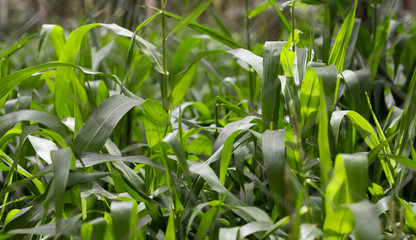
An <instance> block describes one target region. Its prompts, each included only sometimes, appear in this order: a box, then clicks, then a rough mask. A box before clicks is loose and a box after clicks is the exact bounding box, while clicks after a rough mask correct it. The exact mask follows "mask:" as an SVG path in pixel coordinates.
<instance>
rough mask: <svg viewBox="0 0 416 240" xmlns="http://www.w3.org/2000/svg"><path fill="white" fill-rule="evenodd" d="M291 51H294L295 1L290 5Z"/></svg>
mask: <svg viewBox="0 0 416 240" xmlns="http://www.w3.org/2000/svg"><path fill="white" fill-rule="evenodd" d="M292 51H295V1H293V3H292Z"/></svg>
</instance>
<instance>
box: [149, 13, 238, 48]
mask: <svg viewBox="0 0 416 240" xmlns="http://www.w3.org/2000/svg"><path fill="white" fill-rule="evenodd" d="M157 10H159V9H157ZM165 15H166V16H168V17H173V18H176V19H178V20H182V19H183V18H181V17H179V16H177V15H175V14H173V13H170V12H166V11H165ZM188 26H189V27H190V28H192V29H194V30H196V31H198V32H200V33H202V34H206V35H208V36H210V37H211V38H212V39H215V40H217V41H218V42H220V43H222V44H224V45H226V46H228V47H230V48H241V47H242V46H241V45H240V44H239V43H237V42H235V41H234V40H232V39H231V38H229V37H228V36H225V35H224V34H222V33H220V32H217V31H216V30H214V29H212V28H209V27H207V26H204V25H202V24H199V23H196V22H190V23H189V24H188Z"/></svg>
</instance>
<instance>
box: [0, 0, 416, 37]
mask: <svg viewBox="0 0 416 240" xmlns="http://www.w3.org/2000/svg"><path fill="white" fill-rule="evenodd" d="M337 1H338V0H337ZM341 1H342V2H347V3H348V1H345V0H341ZM196 2H197V0H168V2H167V7H166V9H167V11H169V12H172V13H175V14H178V15H180V16H184V15H185V14H186V12H187V11H189V10H190V9H191V8H192V6H193V5H194V4H195V3H196ZM263 2H265V0H248V7H249V9H252V8H254V7H256V6H258V5H259V4H261V3H263ZM282 2H285V1H284V0H281V1H276V5H277V6H279V4H281V3H282ZM298 2H303V1H300V0H299V1H298ZM305 2H306V1H305ZM309 2H311V1H309ZM312 2H319V1H312ZM322 2H323V0H322ZM350 2H352V1H350ZM359 2H360V4H361V5H362V7H361V8H360V7H359V8H358V11H357V14H359V15H362V16H361V17H362V18H365V15H366V12H365V11H366V8H365V6H368V4H369V3H371V2H376V1H374V0H359ZM143 6H150V7H143ZM152 6H153V7H160V0H72V1H68V0H0V41H3V42H5V41H10V42H12V41H13V39H17V38H19V37H21V36H22V35H23V34H26V33H34V32H38V31H39V29H40V26H41V25H42V24H44V23H54V24H59V25H61V26H63V27H64V28H65V29H74V28H76V27H78V26H79V25H80V24H81V19H82V18H84V19H85V22H86V23H89V22H91V21H94V22H102V23H103V22H105V23H113V22H114V23H117V24H119V25H121V26H123V27H125V28H128V29H131V30H134V28H135V27H136V26H137V25H139V23H140V22H142V21H144V20H145V19H146V18H147V17H149V16H150V15H152V14H154V12H155V10H154V9H152V8H151V7H152ZM322 6H323V5H322V4H321V5H318V6H316V8H315V6H313V5H305V7H304V8H302V7H301V8H299V9H298V11H301V12H300V13H298V14H296V17H298V18H310V19H312V21H309V22H310V23H312V22H313V19H318V17H319V14H322V11H320V10H322V9H321V8H322ZM245 11H246V10H245V0H213V1H212V5H211V7H210V10H209V11H208V12H207V13H204V15H203V16H202V17H200V18H199V19H198V21H199V22H203V23H204V24H206V25H210V26H215V20H214V19H213V17H212V16H213V15H215V16H216V17H218V18H219V19H220V20H221V21H222V22H224V23H226V24H225V25H226V27H227V28H228V29H229V31H230V32H231V33H233V32H237V33H238V32H240V33H241V32H242V31H243V30H244V29H245V18H244V17H245ZM284 14H285V15H286V16H290V12H289V11H285V12H284ZM398 14H399V15H401V16H402V17H403V18H405V16H409V15H410V16H415V15H416V0H402V3H401V6H400V9H399V11H398ZM210 15H211V16H210ZM92 19H93V20H92ZM307 22H308V21H307ZM313 23H314V24H315V22H313ZM281 25H282V24H281V22H280V20H279V19H278V18H277V17H276V14H275V13H274V11H273V9H272V8H271V7H269V9H268V11H267V12H266V14H260V16H257V17H254V18H253V19H251V20H250V30H251V31H252V32H253V33H254V34H256V35H255V36H257V37H258V39H257V40H259V41H265V40H276V38H279V37H280V36H279V29H280V28H281V27H282V26H281ZM306 27H307V26H306Z"/></svg>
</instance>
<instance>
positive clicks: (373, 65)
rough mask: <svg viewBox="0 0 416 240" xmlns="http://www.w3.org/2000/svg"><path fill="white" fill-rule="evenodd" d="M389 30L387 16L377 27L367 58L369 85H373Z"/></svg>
mask: <svg viewBox="0 0 416 240" xmlns="http://www.w3.org/2000/svg"><path fill="white" fill-rule="evenodd" d="M389 29H390V15H389V16H387V17H386V18H385V19H384V20H383V22H382V23H381V24H380V25H379V26H378V27H377V32H376V37H375V42H374V48H373V51H372V52H371V55H370V57H369V58H368V66H369V68H370V69H371V83H372V84H373V83H374V79H375V77H376V74H377V69H378V66H379V63H380V60H381V58H382V57H383V50H384V48H385V46H386V43H387V37H388V34H389Z"/></svg>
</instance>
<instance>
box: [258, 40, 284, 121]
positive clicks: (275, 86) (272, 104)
mask: <svg viewBox="0 0 416 240" xmlns="http://www.w3.org/2000/svg"><path fill="white" fill-rule="evenodd" d="M284 44H285V43H284V42H266V43H265V44H264V47H263V69H264V72H263V83H262V87H261V109H262V115H263V128H265V129H267V128H269V125H270V122H272V121H273V124H274V125H275V126H277V125H278V124H279V122H281V121H282V119H280V118H281V117H277V118H276V116H280V114H279V112H280V111H282V110H283V109H280V108H281V107H280V105H281V104H282V103H281V101H282V99H281V95H282V93H281V91H282V90H281V88H282V86H281V83H280V80H279V79H278V77H277V76H278V74H279V72H280V69H279V68H280V54H281V52H282V49H283V47H284Z"/></svg>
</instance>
